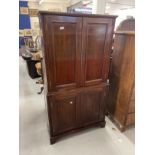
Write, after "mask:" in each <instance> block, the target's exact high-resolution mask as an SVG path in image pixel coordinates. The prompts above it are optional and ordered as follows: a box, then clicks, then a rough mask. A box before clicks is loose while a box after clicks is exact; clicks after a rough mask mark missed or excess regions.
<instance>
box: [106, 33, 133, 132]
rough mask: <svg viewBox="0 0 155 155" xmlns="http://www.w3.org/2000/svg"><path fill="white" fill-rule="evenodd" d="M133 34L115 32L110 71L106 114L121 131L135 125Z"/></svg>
mask: <svg viewBox="0 0 155 155" xmlns="http://www.w3.org/2000/svg"><path fill="white" fill-rule="evenodd" d="M134 77H135V33H134V31H116V33H115V38H114V48H113V53H112V63H111V71H110V76H109V79H110V87H109V103H108V104H107V109H108V113H109V114H110V118H112V119H113V120H114V121H115V123H116V125H117V126H118V127H119V129H120V130H121V131H124V130H125V129H126V127H128V126H129V125H133V124H134V123H135V86H134V83H135V82H134V80H135V79H134Z"/></svg>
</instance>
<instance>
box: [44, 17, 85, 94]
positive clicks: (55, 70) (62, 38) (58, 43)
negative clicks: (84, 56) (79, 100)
mask: <svg viewBox="0 0 155 155" xmlns="http://www.w3.org/2000/svg"><path fill="white" fill-rule="evenodd" d="M43 23H44V24H43V25H44V30H43V36H44V46H45V47H44V50H45V52H44V53H45V64H46V73H47V81H48V91H49V92H50V91H56V90H59V89H66V88H67V89H70V88H76V87H78V86H79V85H80V78H81V77H80V75H81V74H80V73H81V72H80V68H81V67H80V64H81V54H80V52H81V32H82V18H81V17H68V16H51V15H50V16H48V15H46V16H45V18H44V21H43Z"/></svg>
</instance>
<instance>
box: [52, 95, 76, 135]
mask: <svg viewBox="0 0 155 155" xmlns="http://www.w3.org/2000/svg"><path fill="white" fill-rule="evenodd" d="M77 102H78V97H77V96H68V95H67V96H52V97H51V101H50V106H51V115H50V116H51V121H52V130H53V134H54V135H57V134H59V133H63V132H65V131H68V130H71V129H74V128H75V125H76V104H77Z"/></svg>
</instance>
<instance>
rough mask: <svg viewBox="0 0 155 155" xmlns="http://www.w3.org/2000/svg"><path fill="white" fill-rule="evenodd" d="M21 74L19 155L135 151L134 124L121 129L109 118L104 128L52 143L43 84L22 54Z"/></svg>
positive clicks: (105, 154) (93, 154) (116, 154)
mask: <svg viewBox="0 0 155 155" xmlns="http://www.w3.org/2000/svg"><path fill="white" fill-rule="evenodd" d="M19 75H20V82H19V87H20V107H19V114H20V119H19V120H20V155H134V149H135V146H134V128H130V129H129V130H127V131H126V132H125V133H120V131H118V130H117V128H116V127H115V125H114V124H113V123H112V122H111V121H110V120H109V119H108V118H106V122H107V124H106V127H105V128H99V127H96V128H91V129H88V130H85V131H82V132H79V133H76V134H71V135H69V136H66V137H64V138H62V139H60V140H59V141H57V142H56V143H55V144H54V145H50V142H49V136H48V132H47V126H46V124H47V123H46V122H47V119H46V113H45V105H44V96H43V95H38V94H37V92H38V91H39V90H40V86H39V85H37V84H35V82H36V79H35V80H34V79H31V78H30V77H29V75H28V72H27V68H26V62H25V61H24V60H23V59H22V58H21V57H20V59H19ZM113 128H115V130H114V129H113Z"/></svg>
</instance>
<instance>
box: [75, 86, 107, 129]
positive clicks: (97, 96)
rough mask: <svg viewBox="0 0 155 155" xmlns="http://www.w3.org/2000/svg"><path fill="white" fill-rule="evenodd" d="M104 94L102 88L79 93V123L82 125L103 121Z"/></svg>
mask: <svg viewBox="0 0 155 155" xmlns="http://www.w3.org/2000/svg"><path fill="white" fill-rule="evenodd" d="M104 95H105V94H104V91H103V89H101V90H91V91H87V92H83V93H81V99H80V103H79V104H78V107H77V121H78V124H79V125H81V126H84V125H89V124H92V123H95V122H99V121H104V116H105V105H104Z"/></svg>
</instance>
